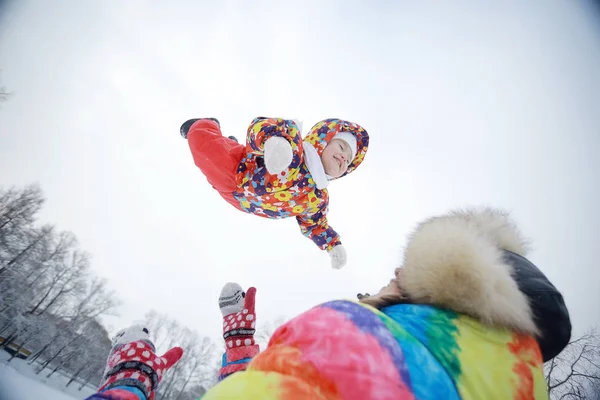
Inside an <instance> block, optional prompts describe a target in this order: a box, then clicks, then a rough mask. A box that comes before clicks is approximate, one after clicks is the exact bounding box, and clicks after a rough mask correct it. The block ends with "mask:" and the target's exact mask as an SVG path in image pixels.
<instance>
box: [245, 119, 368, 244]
mask: <svg viewBox="0 0 600 400" xmlns="http://www.w3.org/2000/svg"><path fill="white" fill-rule="evenodd" d="M339 132H350V133H352V134H353V135H354V136H355V137H356V141H357V154H356V157H355V158H354V160H353V161H352V163H351V164H350V166H349V167H348V170H347V171H346V173H345V174H344V175H342V176H345V175H348V174H349V173H351V172H352V171H354V170H355V169H356V168H357V167H358V166H359V165H360V164H361V163H362V162H363V160H364V158H365V155H366V153H367V149H368V145H369V135H368V133H367V131H366V130H365V129H364V128H362V127H361V126H360V125H358V124H355V123H352V122H348V121H344V120H341V119H326V120H323V121H321V122H319V123H317V124H316V125H315V126H313V127H312V129H311V130H310V131H309V133H308V134H307V136H306V137H305V138H304V141H303V140H302V138H301V136H300V131H299V128H298V125H297V124H296V123H295V122H294V121H291V120H285V119H281V118H264V117H259V118H256V119H255V120H254V121H253V122H252V124H251V125H250V127H249V128H248V133H247V137H246V151H247V155H246V156H245V157H244V158H243V159H242V160H241V162H240V164H239V167H238V170H237V175H236V183H237V187H238V190H236V191H235V192H234V193H233V196H234V198H235V199H236V200H238V201H239V204H240V208H241V209H242V210H243V211H246V212H248V213H251V214H255V215H258V216H261V217H265V218H287V217H296V220H297V221H298V224H299V225H300V228H301V230H302V233H303V234H304V235H305V236H307V237H308V238H310V239H311V240H312V241H313V242H314V243H315V244H316V245H317V246H319V248H320V249H322V250H331V249H332V248H333V247H335V246H337V245H339V244H341V241H340V237H339V235H338V234H337V233H336V232H335V231H334V230H333V229H332V228H331V227H330V226H329V223H328V221H327V211H328V205H329V192H328V191H327V189H322V190H320V189H317V186H316V184H315V181H314V180H313V178H312V176H311V173H310V172H309V170H308V167H307V164H306V162H305V160H304V146H303V142H308V143H310V144H312V145H313V146H314V147H315V149H316V150H317V153H318V154H319V156H321V154H322V153H323V150H324V149H325V146H327V144H328V143H329V142H330V141H331V140H332V139H333V137H334V136H335V135H336V134H337V133H339ZM274 136H279V137H283V138H285V139H286V140H288V141H289V142H290V144H291V146H292V151H293V158H292V162H291V164H290V166H289V167H288V169H287V170H285V171H283V172H282V173H280V174H278V175H270V174H269V173H267V169H266V168H265V164H264V159H263V149H264V143H265V142H266V141H267V140H268V139H269V138H271V137H274Z"/></svg>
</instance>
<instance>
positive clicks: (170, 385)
mask: <svg viewBox="0 0 600 400" xmlns="http://www.w3.org/2000/svg"><path fill="white" fill-rule="evenodd" d="M44 201H45V199H44V197H43V194H42V191H41V190H40V188H39V187H38V186H37V185H30V186H26V187H23V188H14V187H13V188H9V189H3V188H0V340H2V339H3V341H2V343H1V344H0V350H8V351H10V353H11V355H10V357H8V362H12V361H13V359H14V358H16V357H19V356H20V355H22V354H26V356H27V357H26V359H27V361H28V363H29V364H31V365H32V368H35V372H36V374H42V373H44V374H45V375H46V376H47V377H51V376H52V375H53V374H55V373H57V372H59V371H60V372H61V373H62V374H64V375H67V376H68V377H69V379H68V382H67V383H66V386H69V385H72V384H75V383H76V384H78V385H79V389H82V388H83V387H84V386H86V385H90V386H92V387H97V386H98V385H99V383H100V381H101V378H102V374H103V372H104V368H105V363H106V358H107V356H108V353H109V351H110V348H111V339H110V337H109V334H108V332H107V330H106V329H105V327H104V326H103V325H102V323H101V322H100V317H102V316H104V315H116V312H117V309H118V306H119V305H120V304H121V302H120V301H119V300H118V298H117V296H116V294H115V293H114V292H113V291H112V290H110V289H109V288H108V286H107V284H106V282H105V280H103V279H101V278H99V277H98V276H97V275H95V274H94V272H93V270H92V269H91V266H90V256H89V254H87V253H86V252H85V251H83V250H81V248H80V247H79V244H78V242H77V239H76V237H75V235H73V234H72V233H71V232H65V231H60V230H58V229H57V228H56V226H53V225H41V224H39V223H38V215H39V212H40V210H41V209H42V207H43V205H44ZM145 319H146V321H145V322H146V324H147V326H148V328H149V330H150V332H151V334H152V339H153V340H154V342H155V344H156V347H157V350H158V351H166V349H168V348H169V347H171V346H173V345H176V344H177V345H180V346H182V347H184V349H185V350H186V352H185V354H184V357H183V358H182V360H181V361H180V362H179V363H178V364H177V365H176V366H175V368H174V369H173V370H172V371H170V373H168V374H167V375H166V376H165V377H164V380H163V383H162V384H161V387H160V391H159V396H160V397H159V398H161V399H164V400H192V399H195V398H198V397H199V396H200V395H201V394H202V393H203V392H204V391H205V390H207V388H209V387H210V386H212V385H213V384H214V383H215V381H216V376H217V370H218V368H219V366H220V365H219V363H220V358H219V354H218V352H219V350H220V349H219V346H218V345H216V344H215V343H214V342H213V341H212V340H211V339H209V338H207V337H202V336H200V335H199V334H198V333H197V332H194V331H191V330H189V329H188V328H186V327H184V326H183V325H181V324H180V323H178V322H177V321H175V320H173V319H172V318H170V317H169V316H168V315H165V314H159V313H157V312H156V311H150V312H148V313H147V314H146V316H145ZM216 326H217V327H218V326H219V324H218V323H217V324H216ZM217 329H218V328H217Z"/></svg>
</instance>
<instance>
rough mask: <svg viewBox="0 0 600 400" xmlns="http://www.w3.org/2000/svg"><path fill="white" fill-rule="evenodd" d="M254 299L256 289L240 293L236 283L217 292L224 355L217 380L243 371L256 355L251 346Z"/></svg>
mask: <svg viewBox="0 0 600 400" xmlns="http://www.w3.org/2000/svg"><path fill="white" fill-rule="evenodd" d="M255 298H256V288H253V287H251V288H250V289H248V292H244V291H243V290H242V287H241V286H240V285H238V284H237V283H227V284H226V285H225V286H224V287H223V290H222V291H221V296H220V297H219V308H220V309H221V313H222V314H223V339H225V355H224V356H223V362H222V368H221V370H220V371H219V380H221V379H223V378H224V377H226V376H228V375H231V374H232V373H234V372H237V371H242V370H244V369H246V366H247V364H248V363H249V362H250V360H251V359H252V358H253V357H254V356H255V355H257V354H258V353H259V347H258V345H257V344H255V342H254V332H255V331H256V329H255V328H256V311H255V309H254V303H255Z"/></svg>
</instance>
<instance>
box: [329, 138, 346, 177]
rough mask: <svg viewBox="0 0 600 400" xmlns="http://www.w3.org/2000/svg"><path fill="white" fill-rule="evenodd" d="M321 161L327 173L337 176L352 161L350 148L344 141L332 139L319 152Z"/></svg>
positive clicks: (341, 173) (343, 171)
mask: <svg viewBox="0 0 600 400" xmlns="http://www.w3.org/2000/svg"><path fill="white" fill-rule="evenodd" d="M321 162H322V163H323V168H324V169H325V173H326V174H327V175H329V176H332V177H334V178H339V177H340V176H342V175H343V174H344V173H345V172H346V171H347V170H348V167H349V166H350V163H352V150H351V149H350V146H348V143H346V142H345V141H343V140H340V139H333V140H332V141H331V142H329V144H328V145H327V146H325V149H324V150H323V154H321Z"/></svg>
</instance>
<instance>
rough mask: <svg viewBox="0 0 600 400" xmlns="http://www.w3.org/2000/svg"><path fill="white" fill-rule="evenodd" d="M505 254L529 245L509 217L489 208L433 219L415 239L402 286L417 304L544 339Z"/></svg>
mask: <svg viewBox="0 0 600 400" xmlns="http://www.w3.org/2000/svg"><path fill="white" fill-rule="evenodd" d="M502 250H510V251H513V252H515V253H517V254H520V255H525V254H526V252H527V242H526V241H525V240H524V239H523V237H522V236H521V234H520V232H519V231H518V230H517V228H516V226H515V225H514V224H513V223H512V221H510V219H509V218H508V214H507V213H504V212H502V211H499V210H494V209H487V208H486V209H479V210H477V209H473V210H467V211H454V212H451V213H449V214H447V215H444V216H441V217H435V218H431V219H429V220H427V221H425V222H423V223H422V224H421V225H419V227H418V228H417V229H416V231H415V232H414V233H413V234H412V236H411V237H410V240H409V243H408V245H407V247H406V250H405V253H404V264H403V268H402V269H401V271H400V273H399V278H398V284H399V286H400V287H401V288H402V291H403V292H404V293H405V294H406V295H408V297H409V298H410V299H411V301H413V302H415V303H424V304H433V305H437V306H440V307H444V308H448V309H451V310H454V311H456V312H459V313H464V314H467V315H470V316H472V317H474V318H477V319H479V320H480V321H481V322H483V323H487V324H490V325H495V326H501V327H508V328H511V329H515V330H517V331H521V332H527V333H531V334H538V329H537V327H536V326H535V323H534V320H533V315H532V311H531V309H530V307H529V302H528V300H527V297H526V296H525V295H524V294H523V293H522V292H521V291H520V290H519V288H518V286H517V283H516V281H515V280H514V279H513V277H512V273H513V269H512V267H511V266H510V265H509V264H506V263H505V262H504V260H503V258H502Z"/></svg>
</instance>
